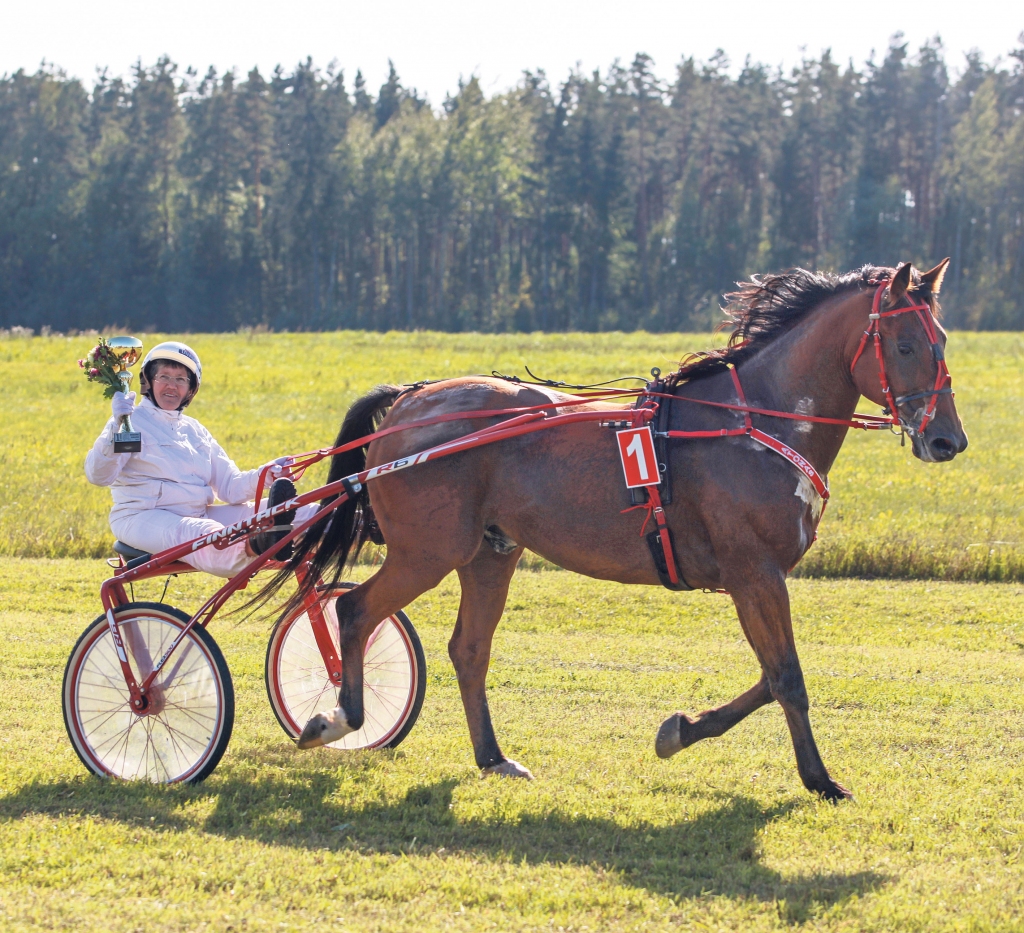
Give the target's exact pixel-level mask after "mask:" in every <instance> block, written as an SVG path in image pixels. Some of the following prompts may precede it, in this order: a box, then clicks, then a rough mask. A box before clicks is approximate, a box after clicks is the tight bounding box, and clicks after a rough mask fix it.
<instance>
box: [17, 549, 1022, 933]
mask: <svg viewBox="0 0 1024 933" xmlns="http://www.w3.org/2000/svg"><path fill="white" fill-rule="evenodd" d="M362 570H363V571H364V572H365V568H362ZM104 572H105V568H104V566H103V565H102V564H101V563H100V562H99V561H94V560H18V559H10V558H5V559H0V594H2V597H0V631H2V632H3V637H2V639H0V691H2V695H3V697H4V702H3V704H2V705H0V749H2V753H0V926H2V928H3V929H4V930H10V931H20V930H30V929H31V930H38V929H54V930H56V929H69V930H70V929H74V930H76V931H135V930H144V931H186V930H187V931H193V930H235V931H237V930H314V929H325V928H329V929H334V930H344V931H350V930H351V931H360V933H361V931H389V933H390V931H427V933H429V931H434V930H458V931H477V930H485V929H492V928H493V929H500V930H503V931H518V930H573V931H584V930H590V931H605V930H607V931H626V930H666V931H667V930H676V929H684V930H702V931H703V930H743V931H767V930H793V931H803V930H808V931H811V930H813V931H890V930H901V931H902V930H911V931H929V933H931V931H945V930H949V931H954V930H955V931H990V930H991V931H996V930H999V931H1003V930H1006V931H1009V930H1020V929H1024V921H1022V919H1021V918H1022V917H1024V865H1022V851H1024V850H1022V845H1024V797H1022V795H1021V793H1020V778H1021V774H1022V773H1024V771H1022V765H1024V613H1022V609H1021V605H1022V599H1021V597H1022V595H1024V590H1022V588H1021V586H1020V585H1014V584H964V583H934V582H898V581H873V582H868V581H855V580H846V581H821V580H797V581H794V583H793V584H792V593H793V604H794V615H795V618H796V620H797V621H796V631H797V638H798V643H799V645H800V648H801V654H802V658H803V663H804V667H805V671H806V673H807V680H808V688H809V692H810V695H811V702H812V719H813V722H814V724H815V728H816V732H817V737H818V741H819V744H820V746H821V749H822V753H823V755H824V758H825V760H826V762H827V763H828V764H829V766H830V767H831V769H832V771H833V774H835V775H836V777H837V778H839V779H840V780H842V781H843V782H844V783H846V784H847V785H848V786H849V787H850V788H851V789H852V790H853V791H854V793H855V794H856V800H855V801H854V802H852V803H846V804H843V805H841V806H830V805H828V804H823V803H821V802H819V801H817V800H816V799H814V798H812V797H811V796H810V795H808V794H807V793H806V792H805V791H804V790H803V788H802V787H801V785H800V783H799V780H798V778H797V775H796V769H795V765H794V762H793V754H792V749H791V746H790V740H789V736H788V733H787V731H786V728H785V724H784V720H783V716H782V714H781V712H780V710H779V709H778V707H776V706H770V707H767V708H766V709H764V710H761V711H760V712H758V713H756V714H754V715H753V716H752V717H751V718H750V719H749V720H747V721H746V722H745V723H742V724H741V725H740V726H739V727H737V728H736V729H735V730H733V731H732V732H730V733H728V734H727V735H726V736H724V737H722V738H720V739H716V740H712V741H709V742H704V743H701V744H698V745H696V746H694V747H693V748H691V749H689V750H687V751H685V752H683V753H681V754H679V755H677V756H676V757H675V758H673V759H672V760H671V761H668V762H664V761H660V760H659V759H657V758H656V757H655V755H654V750H653V738H654V733H655V730H656V728H657V726H658V724H659V723H660V721H661V720H662V719H663V718H664V716H665V715H667V714H668V713H670V712H671V711H673V710H675V709H677V708H683V709H686V710H689V711H696V710H699V709H701V708H704V707H706V706H709V705H712V704H718V703H721V702H723V701H724V700H726V699H728V698H731V697H732V696H734V695H735V694H737V693H738V692H740V691H741V690H743V689H745V688H746V687H748V686H749V685H750V684H751V683H752V682H753V680H754V679H755V677H756V671H755V664H754V659H753V657H752V655H751V652H750V650H749V649H748V648H747V646H746V645H745V643H744V642H743V640H742V638H741V635H740V631H739V627H738V624H737V622H736V621H735V617H734V613H733V611H732V607H731V604H730V602H729V601H728V600H727V599H726V598H724V597H718V596H708V595H701V594H670V593H668V592H667V591H664V590H660V589H656V588H640V587H621V586H609V585H605V584H600V583H597V582H595V581H590V580H586V579H583V578H580V577H577V576H575V575H570V574H567V573H562V572H550V571H541V572H530V571H527V572H521V573H520V574H518V575H517V576H516V579H515V580H514V581H513V586H512V593H511V597H510V600H509V608H508V611H507V613H506V617H505V619H504V621H503V623H502V626H501V628H499V631H498V637H497V640H496V644H495V657H494V662H493V665H492V668H491V676H490V697H491V709H492V712H493V715H494V718H495V722H496V725H497V728H498V732H499V736H500V737H501V739H502V742H503V745H504V749H505V751H506V753H507V754H509V755H511V756H513V757H515V758H517V759H518V760H520V761H522V762H523V763H524V764H526V765H527V766H528V767H530V768H532V769H533V770H534V772H535V774H536V775H537V780H536V781H535V782H534V783H532V784H527V783H523V782H507V781H498V780H495V779H492V780H490V781H486V782H485V781H481V780H479V778H478V777H477V772H476V770H475V768H474V766H473V759H472V751H471V748H470V744H469V740H468V736H467V734H466V727H465V722H464V718H463V714H462V709H461V704H460V703H459V700H458V690H457V687H456V685H455V681H454V676H453V673H452V669H451V666H450V664H449V662H448V660H447V657H446V655H445V643H446V641H447V638H448V635H449V633H450V629H451V625H452V621H453V618H454V612H455V607H456V605H457V594H456V585H455V583H454V581H453V580H452V579H449V580H448V581H446V582H445V583H444V584H443V585H442V586H441V587H440V588H439V589H438V590H436V591H434V592H432V593H430V594H427V595H426V596H424V597H423V598H421V599H420V600H418V601H417V602H416V603H415V604H414V605H413V606H412V607H411V608H410V610H409V611H410V614H411V616H412V618H413V620H414V622H415V624H416V626H417V628H418V630H419V632H420V634H421V636H422V638H423V641H424V645H425V648H426V654H427V662H428V667H429V679H428V687H427V697H426V702H425V704H424V708H423V713H422V715H421V717H420V720H419V722H418V724H417V726H416V728H415V729H414V730H413V732H412V734H411V735H410V737H409V738H408V739H407V740H406V742H405V743H404V744H403V745H402V747H401V748H399V749H398V750H396V751H394V752H384V753H360V752H357V753H340V752H334V751H331V750H326V749H321V750H316V751H313V752H298V751H296V750H295V749H294V748H293V747H291V746H290V744H289V743H288V742H287V741H286V739H285V736H284V734H283V733H282V732H281V730H280V728H279V727H278V725H277V723H276V722H275V720H274V718H273V716H272V714H271V712H270V709H269V706H268V703H267V699H266V695H265V693H264V688H263V682H262V666H263V652H264V649H265V645H266V639H267V624H266V622H265V621H257V620H252V621H247V622H244V623H241V624H239V623H232V622H231V621H230V620H225V619H222V620H219V621H218V622H217V623H216V624H215V626H214V629H213V631H214V634H215V635H216V637H217V639H218V640H219V641H220V643H221V645H222V646H223V647H224V649H225V653H226V655H227V657H228V661H229V663H230V665H231V668H232V671H233V674H234V680H235V688H236V692H237V697H238V715H237V718H236V726H235V733H234V737H233V739H232V742H231V746H230V747H229V749H228V752H227V755H226V756H225V758H224V760H223V761H222V763H221V765H220V766H219V768H218V769H217V771H216V772H215V773H214V774H213V775H212V777H211V778H210V779H209V780H207V781H206V783H204V784H203V785H201V786H200V787H197V788H185V787H173V788H167V787H162V786H136V785H126V784H119V783H110V782H104V781H100V780H98V779H95V778H91V777H88V776H87V775H86V774H85V772H84V769H83V768H82V766H81V765H80V764H79V762H78V759H77V758H76V757H75V755H74V753H73V751H72V749H71V746H70V744H69V742H68V740H67V738H66V736H65V733H64V728H63V723H62V721H61V713H60V704H59V695H60V680H61V675H62V671H63V665H64V661H65V659H66V657H67V654H68V651H69V649H70V646H71V645H72V643H73V642H74V639H75V638H76V636H77V635H78V634H79V632H80V631H81V629H82V628H84V626H85V625H86V623H87V622H88V621H89V620H91V619H92V618H93V617H94V616H95V614H96V613H97V599H96V593H97V588H98V585H99V582H100V580H101V579H102V578H103V576H104ZM206 585H207V583H206V581H205V580H204V579H202V578H200V577H198V575H197V576H196V577H192V578H183V579H179V580H176V581H174V583H173V584H172V588H171V592H170V593H169V596H168V599H169V601H170V602H172V603H176V604H179V605H183V606H186V607H188V606H193V607H194V606H195V605H196V603H197V602H198V599H199V595H200V589H201V588H202V587H204V586H206ZM145 587H146V588H145V589H144V588H142V587H140V588H139V591H137V596H138V597H140V598H150V599H153V598H157V597H158V596H159V590H158V589H157V587H158V584H157V583H156V582H151V583H148V584H146V585H145Z"/></svg>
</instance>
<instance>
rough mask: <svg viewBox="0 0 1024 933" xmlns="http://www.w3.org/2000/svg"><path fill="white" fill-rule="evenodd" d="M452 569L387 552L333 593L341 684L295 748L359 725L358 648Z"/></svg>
mask: <svg viewBox="0 0 1024 933" xmlns="http://www.w3.org/2000/svg"><path fill="white" fill-rule="evenodd" d="M451 569H452V568H451V567H450V566H441V565H435V564H429V565H428V564H423V563H422V562H415V561H412V560H409V559H406V558H404V557H402V556H401V555H400V554H399V553H398V552H397V551H396V550H391V551H389V552H388V555H387V557H386V558H385V559H384V563H383V564H382V565H381V568H380V570H378V571H377V572H376V573H375V574H374V575H373V576H372V577H370V579H369V580H367V581H366V582H365V583H362V584H361V585H359V586H357V587H356V588H355V589H352V590H349V591H348V592H347V593H343V594H342V595H341V596H339V597H338V600H337V602H336V603H335V609H336V611H337V614H338V637H339V641H340V643H341V688H340V689H339V691H338V705H337V706H336V707H335V708H334V709H332V710H321V711H320V712H318V713H316V714H315V715H313V717H312V718H311V719H310V720H309V721H308V722H307V723H306V725H305V726H304V727H303V729H302V733H301V734H300V735H299V738H298V739H297V740H296V744H297V745H298V747H299V748H317V747H318V746H320V745H328V744H329V743H331V742H336V741H338V739H341V738H344V737H345V736H346V735H348V734H349V733H351V732H355V731H357V730H358V729H361V728H362V725H363V719H364V713H363V652H364V651H365V649H366V641H367V639H368V638H369V637H370V633H371V632H373V630H374V629H375V628H376V627H377V624H378V623H379V622H380V620H381V619H386V618H387V617H388V616H390V615H393V614H394V613H396V612H398V610H399V609H404V608H405V607H406V606H408V605H409V603H411V602H412V601H413V600H414V599H415V598H416V597H417V596H419V595H421V594H422V593H425V592H426V591H427V590H430V589H433V588H434V587H435V586H437V584H438V583H440V582H441V581H442V580H443V579H444V578H445V576H447V574H448V573H449V571H450V570H451Z"/></svg>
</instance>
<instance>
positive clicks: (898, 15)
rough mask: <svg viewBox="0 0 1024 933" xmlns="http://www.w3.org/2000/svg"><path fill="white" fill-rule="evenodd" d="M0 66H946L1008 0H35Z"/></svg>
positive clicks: (1016, 2) (2, 36)
mask: <svg viewBox="0 0 1024 933" xmlns="http://www.w3.org/2000/svg"><path fill="white" fill-rule="evenodd" d="M0 22H2V26H0V74H4V73H8V74H9V73H11V72H14V71H16V70H17V69H19V68H24V69H26V70H28V71H35V70H36V68H38V67H39V65H40V63H41V62H42V61H44V60H45V61H46V62H49V63H52V64H54V65H57V66H59V67H60V68H63V69H64V70H65V71H66V72H67V73H68V74H70V75H74V76H77V77H79V78H82V79H83V80H85V81H86V82H87V83H89V82H91V80H92V78H93V77H94V76H95V73H96V69H97V68H98V67H105V68H107V69H109V72H110V73H111V74H113V75H119V74H120V75H126V74H128V73H129V71H130V68H131V66H132V64H133V63H134V62H135V61H137V60H139V59H141V61H142V62H143V63H144V64H152V63H153V62H155V61H156V59H157V58H158V57H159V56H161V55H167V56H169V57H170V58H171V59H172V60H173V61H175V62H177V63H178V64H179V65H180V66H181V68H182V70H184V69H185V68H186V67H188V66H192V67H194V68H195V69H197V70H198V71H199V72H201V73H202V72H205V71H206V69H207V68H208V67H209V66H210V65H213V66H214V67H216V69H217V70H218V71H219V72H223V71H225V70H227V69H230V68H235V69H237V70H238V72H239V73H240V74H243V75H244V74H245V72H247V71H248V70H249V69H250V68H251V67H252V66H253V65H258V66H259V68H260V70H261V71H262V72H263V73H264V74H265V75H266V74H269V73H270V72H271V71H272V70H273V69H274V67H275V66H276V65H278V64H281V65H282V66H283V67H284V68H285V70H286V71H288V70H291V68H293V67H294V65H295V64H296V63H297V62H299V61H301V60H305V58H306V57H307V56H312V58H313V61H314V62H315V63H317V64H319V65H321V66H325V67H326V66H327V65H328V64H329V63H330V62H332V61H334V62H336V63H337V67H338V68H341V69H343V70H344V72H345V75H346V79H347V81H348V83H349V86H350V87H351V80H352V79H353V78H354V77H355V73H356V69H357V68H360V69H362V71H363V74H364V76H365V77H366V80H367V84H368V86H369V87H370V88H371V89H376V88H377V87H379V86H380V84H381V83H383V81H384V79H385V78H386V76H387V71H388V59H391V60H393V61H394V63H395V67H396V69H397V70H398V74H399V76H400V78H401V79H402V83H403V84H405V85H406V86H407V87H416V88H417V89H418V90H419V91H420V92H421V93H425V94H426V95H427V96H428V97H429V99H430V101H431V103H433V104H434V105H435V106H437V105H439V104H440V103H441V102H442V101H443V100H444V98H445V95H446V94H447V93H449V92H454V91H455V90H456V89H457V87H458V82H459V80H460V78H462V79H464V80H465V79H468V78H469V77H470V76H471V75H474V74H475V75H476V76H477V77H479V78H480V80H481V83H482V85H483V87H484V90H485V91H486V92H487V93H495V92H499V91H502V90H505V89H506V88H509V87H511V86H512V85H514V84H515V82H516V81H517V80H518V78H519V76H520V74H521V73H522V71H523V70H524V69H530V70H538V69H543V70H545V71H546V72H547V74H548V77H549V78H551V79H552V80H553V81H559V80H561V79H563V78H564V77H565V76H566V75H567V74H568V73H569V71H570V69H571V68H573V67H574V66H576V65H579V66H581V67H583V68H584V69H586V70H587V71H591V70H593V69H594V68H601V69H602V70H604V69H605V68H606V67H607V66H608V65H609V64H610V63H611V62H613V61H614V60H615V59H619V60H621V61H623V62H629V61H631V60H632V58H633V56H634V55H635V54H636V53H637V52H639V51H643V52H646V53H647V54H649V55H650V56H652V57H653V59H654V61H655V71H656V72H657V73H658V74H660V75H661V76H662V77H663V78H671V77H672V75H673V74H674V67H675V65H676V63H677V62H679V61H680V59H681V58H683V57H684V56H694V57H695V58H697V59H698V60H701V59H707V58H708V57H709V56H711V55H712V54H713V53H714V52H715V50H716V49H719V48H721V49H723V50H724V51H725V52H726V54H727V55H728V56H729V59H730V61H731V62H732V64H733V66H734V68H733V70H735V69H736V67H738V66H740V65H742V63H743V61H744V60H745V59H746V58H747V56H749V57H750V58H751V59H752V60H754V61H759V62H763V63H765V64H767V65H770V66H782V67H785V68H790V67H792V66H793V65H794V64H796V63H798V62H799V61H800V60H801V58H802V57H803V56H805V55H806V56H817V55H818V54H820V53H821V51H822V50H824V49H826V48H828V49H831V50H832V53H833V58H835V59H838V60H839V61H840V62H843V63H844V64H845V62H846V61H847V60H848V59H852V60H853V62H854V64H855V65H857V66H860V65H862V64H863V62H864V61H866V60H867V59H868V58H869V57H870V56H871V54H872V52H874V53H875V54H876V56H877V57H878V58H881V57H882V56H883V55H884V53H885V50H886V48H887V47H888V44H889V39H890V36H892V35H893V34H894V33H896V32H902V33H903V34H904V36H905V39H906V41H907V42H909V44H910V48H911V50H913V49H916V48H918V47H919V46H920V45H921V44H922V43H923V42H924V41H925V40H927V39H929V38H932V37H934V36H936V35H938V36H941V38H942V41H943V44H944V47H945V50H946V61H947V63H948V64H949V66H950V67H951V68H952V69H953V70H954V71H956V70H957V69H959V68H960V67H961V66H962V63H963V61H964V53H966V52H967V51H969V50H971V49H977V50H979V51H981V52H982V54H983V55H984V57H985V58H986V60H989V61H991V60H993V59H995V58H997V57H1003V58H1005V57H1006V56H1007V53H1008V52H1009V51H1010V50H1011V49H1013V48H1017V47H1019V45H1020V42H1019V39H1018V37H1019V36H1020V34H1021V33H1022V32H1024V3H1022V2H1020V0H971V2H964V0H956V2H952V0H932V2H925V0H846V2H844V3H842V4H837V3H835V2H829V0H739V2H722V0H719V2H717V3H714V2H708V0H704V2H692V0H675V2H672V0H617V2H615V3H611V2H607V0H590V2H581V0H516V2H515V3H508V2H491V3H487V2H481V0H434V2H429V3H428V2H424V0H386V2H379V0H377V2H374V0H369V2H367V0H362V2H359V3H354V2H348V0H291V2H281V0H277V2H269V0H244V2H242V0H176V2H175V3H173V4H156V3H153V4H150V3H147V2H139V0H135V2H127V0H90V2H87V3H86V2H82V0H46V2H44V3H17V4H15V3H11V2H8V3H5V4H4V9H3V17H2V21H0Z"/></svg>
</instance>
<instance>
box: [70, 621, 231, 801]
mask: <svg viewBox="0 0 1024 933" xmlns="http://www.w3.org/2000/svg"><path fill="white" fill-rule="evenodd" d="M118 626H119V629H120V632H121V639H122V641H123V642H124V646H125V651H126V653H127V655H128V659H129V663H130V664H131V666H132V671H133V673H134V674H135V677H136V679H137V680H138V681H139V682H140V683H141V682H142V681H143V680H144V679H145V678H146V677H147V676H148V675H149V674H150V672H151V671H152V670H153V666H154V663H155V661H156V660H157V659H159V658H161V657H162V656H163V654H164V652H165V651H166V650H167V649H168V648H169V647H170V645H171V642H172V641H173V640H174V638H175V637H176V636H177V635H178V634H179V633H180V632H181V625H180V624H174V623H172V622H171V621H169V620H168V619H165V618H159V617H155V616H152V615H142V616H137V617H129V618H123V617H122V618H119V619H118ZM71 691H72V700H73V703H72V706H73V710H74V728H75V732H76V733H77V738H78V740H79V744H80V747H81V748H82V749H83V751H85V753H86V754H87V755H88V757H89V758H90V760H91V761H92V762H93V763H94V764H95V765H96V767H97V769H98V770H99V771H101V772H102V773H104V774H109V775H112V776H114V777H119V778H124V779H125V780H142V781H153V782H159V783H171V782H175V781H182V780H186V779H188V778H189V777H190V776H191V775H192V774H194V773H195V772H196V771H197V770H198V769H199V768H200V767H201V766H202V765H203V762H204V761H205V760H206V758H207V757H208V755H209V753H210V751H211V750H212V749H213V747H214V745H215V744H216V740H217V737H218V736H219V734H220V732H221V729H222V727H223V722H224V702H223V695H222V691H221V689H220V686H219V678H218V676H217V670H216V667H215V664H214V662H213V659H212V658H211V657H210V655H209V653H208V652H207V651H206V650H205V646H204V645H203V644H202V642H201V641H200V640H199V639H198V638H195V637H186V638H185V640H184V641H183V642H182V643H181V644H180V645H179V646H178V648H177V650H176V651H175V652H174V655H172V657H171V658H170V660H169V661H168V662H167V665H166V667H165V668H164V669H163V670H162V671H161V672H160V674H159V675H157V678H156V680H155V681H154V682H153V688H152V693H153V707H152V708H153V710H154V711H153V712H151V713H149V714H147V715H142V716H138V715H136V714H135V712H134V711H133V710H132V708H131V698H130V694H129V692H128V687H127V685H126V684H125V681H124V674H123V673H122V671H121V665H120V663H119V662H118V658H117V651H116V649H115V647H114V641H113V638H111V635H110V630H109V629H108V628H106V627H102V628H101V629H100V630H99V632H98V634H97V636H96V637H95V638H94V639H93V640H92V641H91V642H90V643H89V644H88V645H87V646H85V647H84V650H83V651H82V653H81V655H80V658H79V663H78V665H77V668H76V671H75V676H74V679H73V682H72V684H71Z"/></svg>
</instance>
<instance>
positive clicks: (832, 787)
mask: <svg viewBox="0 0 1024 933" xmlns="http://www.w3.org/2000/svg"><path fill="white" fill-rule="evenodd" d="M817 793H818V796H819V797H821V798H822V799H823V800H827V801H828V802H829V803H839V802H840V801H842V800H853V793H852V792H851V791H848V790H847V789H846V788H845V787H843V785H842V784H840V783H838V782H837V781H831V780H830V781H829V782H828V784H827V785H826V786H825V787H823V788H821V789H819V790H818V791H817Z"/></svg>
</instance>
